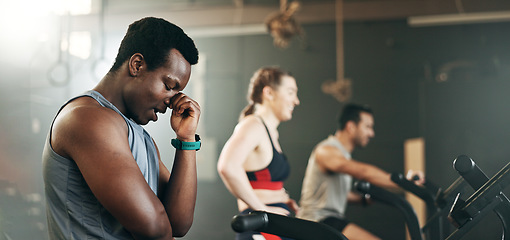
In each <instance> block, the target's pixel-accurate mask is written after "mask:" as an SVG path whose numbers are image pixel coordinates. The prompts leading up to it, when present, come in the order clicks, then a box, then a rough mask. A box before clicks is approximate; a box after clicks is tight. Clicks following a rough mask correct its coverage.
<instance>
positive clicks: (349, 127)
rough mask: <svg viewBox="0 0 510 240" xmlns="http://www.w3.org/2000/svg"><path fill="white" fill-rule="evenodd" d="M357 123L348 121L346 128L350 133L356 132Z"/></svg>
mask: <svg viewBox="0 0 510 240" xmlns="http://www.w3.org/2000/svg"><path fill="white" fill-rule="evenodd" d="M356 127H357V126H356V123H355V122H354V121H352V120H351V121H347V123H346V125H345V128H346V129H347V130H348V131H350V132H354V131H355V130H356Z"/></svg>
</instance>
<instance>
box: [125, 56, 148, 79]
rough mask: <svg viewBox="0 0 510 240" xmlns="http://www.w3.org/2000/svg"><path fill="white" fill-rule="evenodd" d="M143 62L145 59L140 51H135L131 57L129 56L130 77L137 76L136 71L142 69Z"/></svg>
mask: <svg viewBox="0 0 510 240" xmlns="http://www.w3.org/2000/svg"><path fill="white" fill-rule="evenodd" d="M144 63H145V59H144V58H143V55H142V54H140V53H135V54H133V56H131V58H129V62H128V69H129V75H131V76H132V77H136V76H138V73H139V72H140V71H141V70H142V69H143V65H144Z"/></svg>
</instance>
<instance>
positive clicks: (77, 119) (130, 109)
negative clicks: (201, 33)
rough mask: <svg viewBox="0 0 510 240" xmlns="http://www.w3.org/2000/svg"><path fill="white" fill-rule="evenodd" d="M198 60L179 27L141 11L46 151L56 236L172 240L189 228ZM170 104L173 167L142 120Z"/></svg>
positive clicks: (71, 105) (57, 122)
mask: <svg viewBox="0 0 510 240" xmlns="http://www.w3.org/2000/svg"><path fill="white" fill-rule="evenodd" d="M197 61H198V50H197V49H196V47H195V44H194V42H193V40H192V39H191V38H189V37H188V36H187V35H186V34H185V33H184V32H183V30H182V29H181V28H179V27H178V26H176V25H174V24H172V23H169V22H168V21H166V20H164V19H160V18H153V17H147V18H143V19H141V20H138V21H136V22H134V23H132V24H131V25H130V26H129V28H128V30H127V33H126V35H125V36H124V39H123V40H122V43H121V45H120V48H119V51H118V54H117V57H116V59H115V62H114V64H113V66H112V68H111V69H110V70H109V72H108V73H107V74H106V75H105V76H104V78H103V79H102V80H101V81H100V82H99V83H98V84H97V86H96V87H94V88H93V89H92V90H90V91H87V92H85V93H84V94H82V95H79V96H76V97H74V98H72V99H71V100H69V101H68V102H66V103H65V104H64V105H63V106H62V108H61V109H60V110H59V112H58V113H57V115H56V117H55V119H54V121H53V123H52V126H51V128H50V131H49V133H48V137H47V140H46V144H45V147H44V152H43V177H44V186H45V197H46V205H47V207H46V212H47V218H48V230H49V237H50V239H52V240H54V239H63V240H68V239H74V240H78V239H167V240H170V239H173V237H182V236H184V235H185V234H186V233H187V232H188V230H189V229H190V227H191V224H192V222H193V214H194V208H195V202H196V195H197V176H196V151H197V150H198V149H199V148H200V142H199V138H198V137H197V136H198V135H196V134H195V131H196V129H197V126H198V120H199V117H200V106H199V105H198V103H197V102H196V101H194V100H193V99H191V98H190V97H188V96H186V95H185V94H184V93H182V90H183V89H184V88H185V87H186V85H187V84H188V81H189V78H190V74H191V65H194V64H196V63H197ZM168 109H171V112H172V113H171V114H172V115H171V117H170V127H171V128H172V130H173V131H174V132H175V134H176V139H172V140H171V143H172V145H173V146H174V147H176V149H177V150H176V153H175V158H174V163H173V167H172V173H171V174H170V172H169V170H168V169H167V168H166V166H165V165H164V164H163V162H162V161H161V158H160V155H159V151H158V148H157V147H156V144H155V143H154V141H153V139H152V138H151V136H150V135H149V134H148V133H147V132H146V131H145V130H144V129H143V127H142V125H145V124H147V123H148V122H149V121H151V120H152V121H157V119H158V116H157V113H161V114H163V113H165V112H166V111H167V110H168ZM169 142H170V139H169ZM170 175H171V177H170Z"/></svg>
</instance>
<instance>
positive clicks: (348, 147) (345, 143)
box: [335, 130, 354, 153]
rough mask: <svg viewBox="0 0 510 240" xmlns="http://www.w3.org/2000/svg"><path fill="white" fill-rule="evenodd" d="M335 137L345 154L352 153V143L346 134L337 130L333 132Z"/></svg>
mask: <svg viewBox="0 0 510 240" xmlns="http://www.w3.org/2000/svg"><path fill="white" fill-rule="evenodd" d="M335 137H336V138H337V139H338V141H340V143H342V145H343V146H344V148H345V150H347V152H349V153H352V151H354V142H353V141H352V138H351V137H350V136H349V135H348V134H347V133H346V132H344V131H342V130H337V131H336V132H335Z"/></svg>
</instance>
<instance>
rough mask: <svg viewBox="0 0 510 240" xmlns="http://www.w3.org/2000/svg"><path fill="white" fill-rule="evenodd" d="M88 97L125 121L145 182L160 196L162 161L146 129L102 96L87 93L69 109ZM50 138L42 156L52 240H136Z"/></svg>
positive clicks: (91, 92) (134, 154)
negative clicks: (52, 143) (160, 167)
mask: <svg viewBox="0 0 510 240" xmlns="http://www.w3.org/2000/svg"><path fill="white" fill-rule="evenodd" d="M84 96H86V97H92V98H94V99H95V100H96V101H97V102H99V104H101V106H103V107H106V108H110V109H113V110H114V111H116V112H117V113H118V114H120V115H121V116H122V117H123V118H124V119H125V121H126V125H127V128H128V139H127V140H128V141H129V147H130V148H131V152H132V154H133V157H134V159H135V161H136V163H137V164H138V167H139V168H140V171H141V172H142V174H143V176H144V178H145V181H147V183H148V184H149V186H150V188H151V189H152V191H153V192H154V194H157V189H158V178H159V158H158V155H157V151H156V147H155V145H154V142H153V140H152V138H151V136H150V135H149V134H148V133H147V132H146V131H145V130H144V129H143V127H142V126H140V125H138V124H137V123H135V122H133V121H132V120H130V119H128V118H126V117H125V116H124V115H123V114H122V113H121V112H120V111H119V110H118V109H117V108H116V107H115V106H114V105H113V104H112V103H110V102H109V101H108V100H106V99H105V98H104V97H103V96H102V95H101V94H100V93H99V92H96V91H88V92H85V93H84V94H83V95H80V96H77V97H75V98H73V99H71V100H69V101H68V102H67V103H66V104H65V105H67V104H68V103H69V102H71V101H73V100H74V99H76V98H79V97H84ZM65 105H64V106H65ZM64 106H62V108H63V107H64ZM62 108H61V109H62ZM59 112H60V111H59ZM52 127H53V124H52ZM50 133H51V129H50ZM50 136H51V135H50V134H48V137H47V138H46V144H45V146H44V150H43V156H42V160H43V177H44V190H45V198H46V215H47V221H48V231H49V237H50V239H52V240H55V239H64V240H69V239H73V240H79V239H133V237H132V236H131V234H130V233H129V232H128V231H126V229H125V228H124V227H123V226H122V225H121V224H120V223H119V222H118V221H117V220H116V219H115V218H114V217H113V216H112V215H111V214H110V213H109V212H108V211H107V210H106V209H105V208H104V207H103V206H102V205H101V203H100V202H99V201H98V200H97V199H96V197H95V196H94V194H93V193H92V191H91V190H90V188H89V187H88V185H87V183H86V182H85V180H84V178H83V176H82V174H81V172H80V170H79V169H78V166H77V165H76V163H75V162H74V161H73V160H71V159H67V158H64V157H62V156H60V155H58V154H57V153H55V152H54V151H53V148H52V147H51V145H50ZM112 191H114V189H112Z"/></svg>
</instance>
